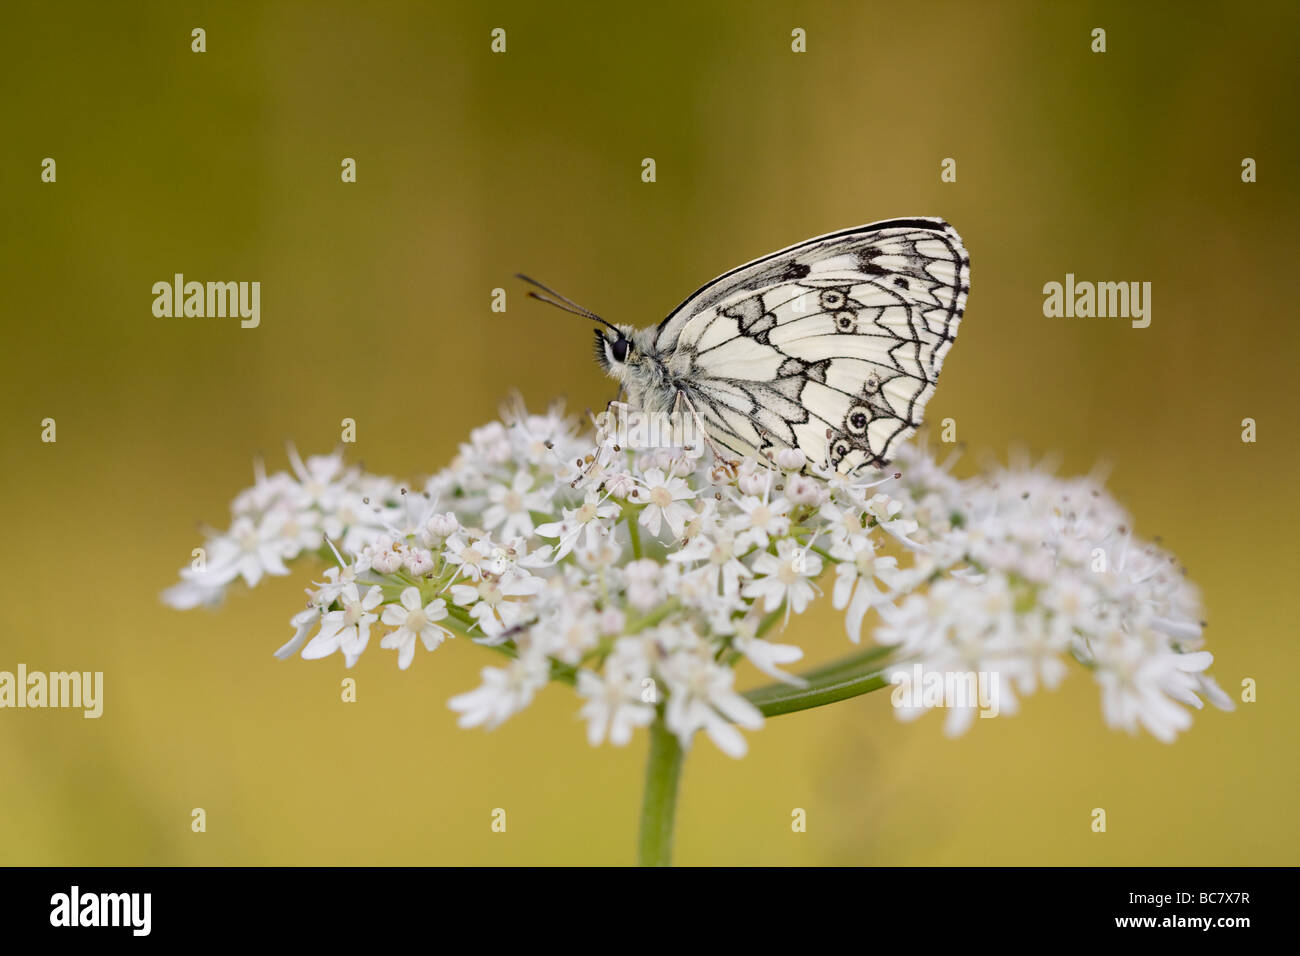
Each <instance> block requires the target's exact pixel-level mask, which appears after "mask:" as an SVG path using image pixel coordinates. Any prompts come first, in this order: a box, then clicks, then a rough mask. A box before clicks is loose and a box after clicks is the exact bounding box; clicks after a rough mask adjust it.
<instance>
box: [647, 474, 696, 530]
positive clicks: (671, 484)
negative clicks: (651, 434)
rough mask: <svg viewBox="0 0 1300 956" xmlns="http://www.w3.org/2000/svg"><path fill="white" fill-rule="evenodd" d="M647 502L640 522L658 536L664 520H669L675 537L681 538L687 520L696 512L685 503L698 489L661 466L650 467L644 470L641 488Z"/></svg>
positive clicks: (693, 496) (665, 521) (691, 498)
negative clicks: (666, 472) (659, 467)
mask: <svg viewBox="0 0 1300 956" xmlns="http://www.w3.org/2000/svg"><path fill="white" fill-rule="evenodd" d="M642 494H643V495H644V496H645V500H646V502H647V504H646V506H645V508H644V509H643V510H642V512H641V517H640V518H639V519H638V521H637V523H638V524H640V525H641V527H643V528H645V529H646V530H647V531H649V532H650V533H651V534H652V535H654V536H655V537H658V536H659V529H660V526H661V524H662V523H667V525H668V528H669V530H670V531H672V533H673V537H674V538H680V537H681V536H682V531H683V530H684V529H685V527H686V522H687V521H688V520H689V519H690V517H691V515H692V514H694V511H693V509H692V508H691V506H690V505H688V504H683V502H686V501H691V500H693V499H694V498H695V492H694V491H692V490H691V488H690V486H689V485H687V484H686V480H685V479H684V478H678V477H676V476H673V477H671V478H669V477H667V476H665V475H664V473H663V471H662V470H660V469H658V468H651V469H650V470H649V471H647V472H646V473H645V488H644V490H643V491H642Z"/></svg>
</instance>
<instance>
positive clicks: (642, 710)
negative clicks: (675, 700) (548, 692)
mask: <svg viewBox="0 0 1300 956" xmlns="http://www.w3.org/2000/svg"><path fill="white" fill-rule="evenodd" d="M639 644H640V642H639V641H636V640H635V639H630V638H624V639H623V640H621V641H619V642H618V643H617V644H616V645H615V648H614V652H613V653H612V654H611V655H610V656H609V658H608V659H607V660H606V661H605V666H604V672H603V673H602V674H597V673H596V672H594V671H591V670H587V669H585V668H584V669H583V670H580V671H578V694H579V695H581V696H582V697H585V698H587V702H586V703H585V704H583V706H582V710H581V711H580V712H579V713H580V715H581V716H582V717H584V718H586V720H587V741H588V743H590V744H591V745H592V746H593V747H595V746H597V745H598V744H600V743H602V742H604V740H605V738H606V737H608V738H609V742H610V743H612V744H614V746H616V747H622V746H623V745H624V744H626V743H627V742H628V741H629V740H631V739H632V731H633V729H634V728H636V727H645V726H646V725H648V724H649V723H650V721H652V720H653V719H654V715H655V708H654V701H655V700H656V699H657V696H656V694H655V690H654V682H653V681H652V680H651V679H650V677H649V675H648V674H647V671H646V667H645V657H644V655H643V654H641V652H640V647H639ZM647 697H648V698H649V700H647V699H646V698H647Z"/></svg>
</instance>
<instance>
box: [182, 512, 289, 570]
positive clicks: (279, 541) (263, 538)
mask: <svg viewBox="0 0 1300 956" xmlns="http://www.w3.org/2000/svg"><path fill="white" fill-rule="evenodd" d="M285 523H286V516H285V514H284V512H271V513H270V514H267V515H264V516H263V517H262V518H261V519H260V520H256V521H255V520H254V519H252V518H236V519H235V521H234V523H233V524H231V526H230V531H229V532H228V533H227V534H226V535H225V536H223V537H221V538H218V539H216V540H215V541H213V542H212V545H211V548H210V549H209V552H208V569H209V574H210V577H208V578H207V580H208V581H213V582H216V581H220V582H221V583H223V584H224V583H225V582H226V581H230V580H232V579H233V578H235V577H242V578H243V579H244V583H245V584H247V585H248V586H249V587H253V586H254V585H256V584H257V582H258V581H260V580H262V575H263V574H277V575H278V574H288V573H289V569H288V568H286V567H285V566H284V559H285V558H286V557H288V555H289V553H290V552H291V551H292V550H293V548H292V547H291V546H290V545H289V544H288V542H286V541H285V539H284V538H283V537H282V536H281V532H282V531H283V529H284V526H285ZM196 580H197V581H199V582H202V581H203V580H204V579H203V577H202V575H199V576H197V577H196Z"/></svg>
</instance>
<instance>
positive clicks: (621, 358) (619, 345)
mask: <svg viewBox="0 0 1300 956" xmlns="http://www.w3.org/2000/svg"><path fill="white" fill-rule="evenodd" d="M627 346H628V341H627V339H625V338H623V336H621V335H620V336H619V337H618V338H617V339H616V340H615V341H614V344H613V345H611V346H610V347H609V348H610V351H611V352H613V353H614V361H616V362H626V361H627Z"/></svg>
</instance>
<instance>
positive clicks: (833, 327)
mask: <svg viewBox="0 0 1300 956" xmlns="http://www.w3.org/2000/svg"><path fill="white" fill-rule="evenodd" d="M520 278H522V279H524V280H525V281H527V282H530V283H532V284H533V285H535V286H537V288H539V289H541V290H542V292H544V293H546V295H542V294H539V293H537V292H530V293H529V295H530V296H532V297H533V298H537V299H540V300H541V301H543V302H547V303H548V304H550V305H554V306H557V307H559V308H562V309H564V310H565V311H569V312H574V313H575V314H578V315H581V316H583V317H585V318H588V319H591V320H593V321H595V322H597V323H599V325H598V327H597V328H596V330H595V332H596V359H597V361H598V363H599V364H600V365H601V367H602V368H603V369H604V370H605V371H606V372H607V373H608V374H609V375H610V376H611V377H612V378H614V379H616V380H617V381H618V382H619V383H620V385H621V386H622V389H623V391H624V392H625V393H626V395H627V398H628V403H629V404H630V405H631V406H633V407H636V408H640V409H641V410H643V411H644V412H647V413H668V414H670V415H674V416H677V415H683V414H685V415H690V416H692V418H693V419H694V420H695V422H696V424H697V425H698V426H699V427H700V428H702V429H703V431H704V433H705V435H707V436H708V439H709V443H710V445H711V447H713V449H714V453H715V454H717V455H718V456H719V457H723V455H722V452H721V451H720V450H719V448H718V447H717V446H721V447H722V448H725V449H727V450H728V451H730V452H732V453H734V454H736V455H742V456H743V455H761V456H771V455H772V454H773V453H774V452H775V451H776V450H779V449H781V448H795V449H798V450H799V451H801V452H802V453H803V454H804V456H805V457H806V458H807V460H808V462H809V463H811V464H814V465H817V466H820V467H822V468H825V469H828V470H830V469H833V470H835V471H839V472H842V473H849V474H851V473H854V472H856V471H858V470H859V469H863V468H870V467H874V468H880V467H883V466H884V465H886V464H888V462H889V461H890V459H891V458H892V457H893V456H894V454H895V452H896V449H897V448H898V446H899V445H900V444H901V443H902V442H904V441H906V439H907V438H908V437H909V436H911V435H912V434H913V433H914V432H915V431H916V429H917V428H918V427H919V426H920V424H921V416H922V413H923V412H924V410H925V406H926V403H927V402H929V400H930V397H931V396H932V395H933V394H934V389H935V385H936V383H937V382H938V380H939V371H940V369H941V368H942V367H943V360H944V356H946V355H947V354H948V350H949V349H950V348H951V347H952V343H953V341H954V339H955V338H956V336H957V327H958V326H959V325H960V324H961V318H962V313H963V311H964V310H965V307H966V297H967V294H968V293H969V291H970V257H969V255H967V253H966V249H965V247H964V246H963V244H962V241H961V237H960V236H959V235H958V234H957V232H956V230H954V229H953V228H952V227H951V226H950V225H948V224H947V223H946V222H944V221H943V220H942V219H930V218H916V219H888V220H884V221H882V222H874V223H870V224H868V225H865V226H858V227H856V228H853V229H845V230H843V231H841V232H835V233H830V234H829V235H825V236H818V237H817V238H815V239H808V240H806V241H804V242H801V243H798V244H797V245H793V246H790V247H789V248H786V249H782V250H780V251H778V252H773V253H771V254H770V255H767V256H764V257H762V258H761V259H755V260H754V261H753V262H749V263H746V264H745V265H742V266H738V267H737V268H735V269H732V270H731V271H730V272H727V273H725V274H723V275H721V276H719V277H718V278H716V279H714V280H713V281H712V282H709V283H707V284H705V285H704V286H702V287H701V288H700V289H699V290H697V291H696V292H695V293H694V294H693V295H691V296H690V297H688V298H687V299H686V300H685V301H684V302H682V304H681V305H679V306H678V307H677V308H676V309H674V310H673V311H672V312H671V313H670V314H669V315H668V317H667V318H666V319H664V320H663V321H662V322H660V323H659V325H657V326H655V327H653V328H645V329H637V328H635V327H633V326H630V325H616V324H614V323H612V322H608V321H606V320H605V319H603V318H601V317H600V316H598V315H596V314H595V313H594V312H591V311H589V310H587V309H584V308H582V307H581V306H579V305H577V304H576V303H574V302H573V301H572V300H570V299H568V298H566V297H564V296H562V295H560V294H559V293H557V292H554V291H553V290H551V289H548V288H547V287H545V286H543V285H541V283H538V282H536V281H534V280H532V279H529V278H528V277H527V276H522V275H521V276H520Z"/></svg>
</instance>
